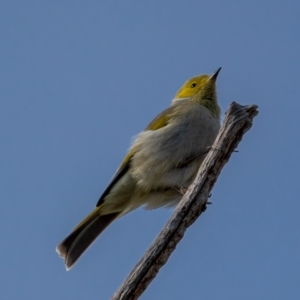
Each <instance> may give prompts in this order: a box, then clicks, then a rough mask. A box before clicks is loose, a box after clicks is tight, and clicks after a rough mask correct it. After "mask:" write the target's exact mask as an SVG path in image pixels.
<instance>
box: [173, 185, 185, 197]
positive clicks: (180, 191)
mask: <svg viewBox="0 0 300 300" xmlns="http://www.w3.org/2000/svg"><path fill="white" fill-rule="evenodd" d="M174 189H175V190H176V191H177V192H178V193H179V194H181V195H184V194H185V193H186V191H187V190H188V188H187V187H177V186H176V187H174Z"/></svg>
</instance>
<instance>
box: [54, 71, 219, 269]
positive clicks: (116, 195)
mask: <svg viewBox="0 0 300 300" xmlns="http://www.w3.org/2000/svg"><path fill="white" fill-rule="evenodd" d="M220 70H221V68H219V69H218V70H217V71H216V72H215V73H214V74H212V75H199V76H196V77H193V78H191V79H189V80H188V81H187V82H186V83H185V84H184V85H183V86H182V87H181V88H180V89H179V91H178V92H177V94H176V95H175V98H174V99H173V100H172V103H171V106H170V107H169V108H167V109H165V110H164V111H163V112H161V113H160V114H159V115H158V116H157V117H155V118H154V119H153V121H152V122H151V123H150V124H149V125H148V126H147V127H146V129H145V130H144V131H143V132H141V133H140V134H138V135H137V137H136V138H135V140H134V142H133V144H132V146H131V148H130V149H129V152H128V154H127V155H126V157H125V158H124V160H123V161H122V163H121V165H120V166H119V168H118V169H117V171H116V173H115V175H114V176H113V178H112V180H111V181H110V183H109V185H108V187H107V188H106V189H105V190H104V192H103V194H102V196H101V197H100V199H99V200H98V203H97V205H96V208H95V209H94V210H93V211H92V212H91V213H90V214H89V215H88V216H87V217H86V218H85V219H84V220H83V221H82V222H81V223H79V224H78V225H77V227H75V229H74V230H73V231H72V232H71V233H70V235H68V236H67V237H66V238H65V239H64V240H63V241H62V242H61V243H60V244H59V245H58V246H57V248H56V251H57V252H58V253H59V255H60V256H61V257H63V258H64V260H65V265H66V268H67V269H70V268H71V267H72V266H73V265H74V263H75V262H76V261H77V260H78V258H79V257H80V256H81V255H82V254H83V252H84V251H85V250H86V249H87V248H88V247H89V246H90V245H91V243H92V242H93V241H94V240H95V239H96V238H97V237H98V235H99V234H100V233H101V232H102V231H103V230H104V229H105V228H106V227H107V226H108V225H109V224H110V223H111V222H113V221H114V220H115V219H117V218H119V217H121V216H123V215H125V214H127V213H128V212H130V211H132V210H134V209H136V208H138V207H140V206H143V205H144V206H145V207H146V208H147V209H155V208H158V207H163V206H165V207H171V206H174V205H176V204H177V203H178V202H179V201H180V199H181V198H182V196H183V194H184V192H185V191H186V189H187V187H189V185H190V184H191V183H192V182H193V180H194V179H195V177H196V175H197V171H198V169H199V167H200V165H201V163H202V161H203V160H204V157H205V153H207V149H208V148H209V147H210V146H211V145H212V144H213V142H214V140H215V138H216V136H217V134H218V132H219V129H220V107H219V105H218V102H217V94H216V79H217V77H218V74H219V72H220Z"/></svg>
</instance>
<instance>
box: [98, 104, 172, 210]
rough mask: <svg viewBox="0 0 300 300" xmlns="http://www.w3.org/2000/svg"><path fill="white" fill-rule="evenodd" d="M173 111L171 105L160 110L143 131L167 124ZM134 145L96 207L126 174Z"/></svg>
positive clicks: (133, 151)
mask: <svg viewBox="0 0 300 300" xmlns="http://www.w3.org/2000/svg"><path fill="white" fill-rule="evenodd" d="M172 111H173V107H172V106H170V107H168V108H167V109H165V110H164V111H163V112H161V113H160V114H159V115H157V116H156V117H155V118H154V119H153V120H152V121H151V122H150V123H149V125H148V126H147V127H146V128H145V131H148V130H158V129H160V128H163V127H165V126H166V125H168V122H169V120H170V118H171V113H172ZM136 150H137V149H136V147H134V146H133V147H132V148H131V149H130V151H129V152H128V153H127V155H126V156H125V158H124V159H123V161H122V162H121V164H120V166H119V168H118V169H117V172H116V173H115V175H114V176H113V178H112V179H111V181H110V183H109V184H108V186H107V188H106V189H105V190H104V192H103V194H102V195H101V197H100V198H99V200H98V202H97V205H96V206H97V207H98V206H100V205H101V204H103V202H104V198H105V197H106V196H107V194H109V192H110V190H111V189H112V188H113V186H114V185H115V184H116V183H117V182H118V181H119V179H120V178H122V177H123V175H125V174H126V172H127V171H128V169H129V168H130V163H131V160H132V158H133V156H134V153H135V152H136Z"/></svg>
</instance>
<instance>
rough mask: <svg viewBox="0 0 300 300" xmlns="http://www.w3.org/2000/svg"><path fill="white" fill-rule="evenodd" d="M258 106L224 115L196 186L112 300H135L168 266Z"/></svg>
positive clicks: (236, 107)
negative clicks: (171, 256)
mask: <svg viewBox="0 0 300 300" xmlns="http://www.w3.org/2000/svg"><path fill="white" fill-rule="evenodd" d="M257 108H258V107H257V105H248V106H241V105H239V104H238V103H236V102H233V103H232V104H231V105H230V106H229V108H228V110H227V112H226V115H225V119H224V122H223V125H222V127H221V129H220V131H219V134H218V136H217V138H216V140H215V142H214V144H213V146H212V147H211V149H210V151H209V152H208V154H207V156H206V158H205V160H204V161H203V163H202V165H201V167H200V169H199V172H198V175H197V177H196V179H195V181H194V183H193V184H192V185H191V186H190V187H189V188H188V190H187V192H186V193H185V195H184V197H183V198H182V200H181V201H180V203H179V204H178V206H177V207H176V209H175V211H174V213H173V214H172V216H171V218H170V219H169V221H168V222H167V224H166V225H165V227H164V228H163V230H162V231H161V232H160V234H159V235H158V236H157V238H156V239H155V240H154V242H153V243H152V245H151V246H150V247H149V249H148V250H147V251H146V253H145V254H144V255H143V257H142V258H141V260H140V261H139V262H138V263H137V265H136V266H135V267H134V269H133V270H132V271H131V273H130V274H129V275H128V277H127V278H126V279H125V281H124V282H123V284H122V285H121V286H120V287H119V289H118V290H117V292H116V293H115V294H114V295H113V297H112V299H113V300H129V299H130V300H134V299H138V297H139V296H140V295H141V294H142V293H143V292H144V291H145V289H146V288H147V286H148V285H149V284H150V282H151V281H152V280H153V278H154V277H155V276H156V275H157V273H158V272H159V270H160V268H161V267H162V266H163V265H164V264H165V263H166V262H167V260H168V258H169V257H170V255H171V253H172V252H173V251H174V249H175V248H176V245H177V244H178V243H179V241H180V240H181V239H182V237H183V235H184V233H185V231H186V229H187V228H188V227H189V226H190V225H191V224H192V223H193V222H194V221H195V220H196V219H197V218H198V217H199V216H200V215H201V213H202V212H203V211H204V210H205V209H206V204H207V201H208V198H209V195H210V192H211V190H212V188H213V186H214V184H215V182H216V180H217V178H218V176H219V174H220V172H221V170H222V168H223V166H224V165H225V164H226V162H227V161H228V160H229V158H230V156H231V154H232V152H233V151H234V150H235V149H236V147H237V146H238V144H239V142H240V141H241V139H242V137H243V135H244V134H245V132H247V131H248V130H249V129H250V128H251V126H252V121H253V118H254V117H255V116H256V115H257V114H258V110H257Z"/></svg>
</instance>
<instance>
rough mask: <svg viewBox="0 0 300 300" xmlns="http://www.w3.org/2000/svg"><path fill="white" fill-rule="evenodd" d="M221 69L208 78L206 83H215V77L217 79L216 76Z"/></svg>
mask: <svg viewBox="0 0 300 300" xmlns="http://www.w3.org/2000/svg"><path fill="white" fill-rule="evenodd" d="M221 69H222V67H221V68H219V69H218V70H217V71H216V72H215V73H214V74H212V75H211V76H210V77H209V79H208V81H212V82H216V80H217V77H218V75H219V73H220V71H221Z"/></svg>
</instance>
